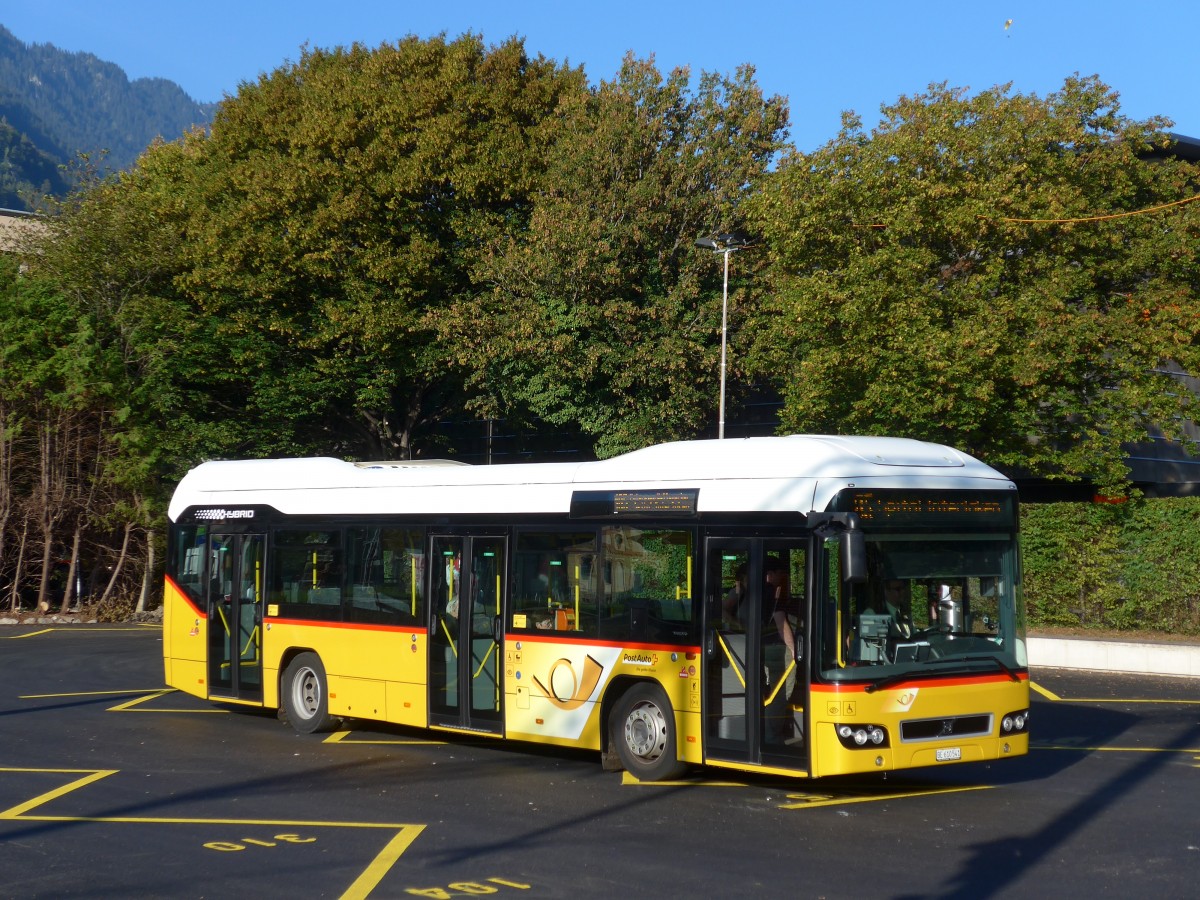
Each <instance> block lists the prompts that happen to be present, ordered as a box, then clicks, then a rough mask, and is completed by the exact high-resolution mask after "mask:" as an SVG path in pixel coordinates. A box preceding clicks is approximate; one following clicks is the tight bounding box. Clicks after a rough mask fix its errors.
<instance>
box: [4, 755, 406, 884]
mask: <svg viewBox="0 0 1200 900" xmlns="http://www.w3.org/2000/svg"><path fill="white" fill-rule="evenodd" d="M119 771H120V770H119V769H32V768H15V767H14V768H5V767H0V773H4V772H12V773H26V774H49V775H55V774H59V775H83V777H82V778H76V779H75V780H74V781H71V782H69V783H67V784H64V785H62V786H60V787H57V788H54V789H53V790H49V791H46V792H45V793H43V794H38V795H37V796H36V797H33V798H32V799H30V800H26V801H25V802H24V803H19V804H17V805H16V806H13V807H11V808H9V809H6V810H4V811H3V812H0V821H15V820H20V821H22V822H71V823H77V824H78V823H101V824H116V823H120V824H126V825H230V826H234V825H262V826H269V827H274V828H364V829H367V828H375V829H386V830H388V831H392V830H395V831H396V835H395V836H394V837H393V838H392V839H391V840H389V841H388V842H387V844H386V845H385V846H384V848H383V849H382V850H381V851H380V852H379V853H378V854H376V856H375V858H374V859H373V860H372V861H371V862H370V864H369V865H368V866H367V867H366V869H364V870H363V872H362V874H360V875H359V876H358V878H356V879H355V881H354V883H353V884H352V885H350V887H349V888H348V889H347V890H346V892H345V893H344V894H342V898H343V900H363V898H365V897H367V896H368V895H369V894H370V893H371V891H372V890H374V888H375V887H377V886H378V885H379V882H380V881H382V880H383V878H384V876H385V875H387V874H388V872H389V871H390V870H391V868H392V866H394V865H395V864H396V861H397V860H398V859H399V858H400V857H401V855H403V853H404V852H405V851H406V850H407V849H408V848H409V847H410V846H412V843H413V841H415V840H416V839H417V837H418V836H419V835H420V834H421V833H422V832H423V831H424V830H425V826H424V825H418V824H414V823H397V822H320V821H309V820H299V819H297V820H292V819H189V818H168V817H157V816H153V817H151V816H128V817H122V816H50V815H44V814H43V815H35V814H33V813H32V810H35V809H37V808H38V807H39V806H44V805H45V804H47V803H49V802H50V801H52V800H56V799H58V798H59V797H63V796H65V795H67V794H69V793H71V792H72V791H75V790H78V789H79V788H82V787H85V786H86V785H89V784H93V783H94V782H97V781H99V780H100V779H102V778H107V777H108V776H109V775H116V774H117V773H118V772H119Z"/></svg>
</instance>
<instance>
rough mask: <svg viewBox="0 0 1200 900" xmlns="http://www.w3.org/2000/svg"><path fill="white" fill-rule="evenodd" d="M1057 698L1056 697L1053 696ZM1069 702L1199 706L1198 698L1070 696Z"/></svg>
mask: <svg viewBox="0 0 1200 900" xmlns="http://www.w3.org/2000/svg"><path fill="white" fill-rule="evenodd" d="M1055 699H1058V698H1055ZM1070 702H1071V703H1161V704H1164V705H1170V704H1172V703H1175V704H1180V705H1183V706H1200V700H1134V699H1121V698H1120V697H1071V698H1070Z"/></svg>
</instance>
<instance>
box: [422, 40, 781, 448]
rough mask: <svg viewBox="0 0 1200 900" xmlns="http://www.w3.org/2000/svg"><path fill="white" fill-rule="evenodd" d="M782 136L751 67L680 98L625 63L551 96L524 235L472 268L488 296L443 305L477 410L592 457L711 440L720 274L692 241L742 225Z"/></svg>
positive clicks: (672, 77)
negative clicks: (586, 443)
mask: <svg viewBox="0 0 1200 900" xmlns="http://www.w3.org/2000/svg"><path fill="white" fill-rule="evenodd" d="M786 126H787V108H786V105H785V103H784V102H783V100H781V99H780V98H778V97H772V98H765V97H764V96H763V94H762V91H761V90H760V89H759V87H758V85H757V84H756V83H755V80H754V73H753V70H752V69H750V68H749V67H746V68H743V69H741V70H739V71H738V72H737V73H736V75H735V76H733V77H722V76H718V75H713V74H704V75H702V76H701V77H700V79H699V81H698V83H697V87H696V89H695V90H694V91H692V90H691V89H690V87H689V73H688V72H687V70H684V69H680V70H676V71H674V72H672V73H670V74H669V75H668V76H667V77H666V78H664V77H663V76H662V75H661V73H660V72H659V70H658V69H657V68H656V66H655V65H654V62H653V60H638V59H635V58H633V57H627V58H626V60H625V62H624V64H623V65H622V67H621V71H620V73H619V74H618V75H617V77H616V78H615V79H614V80H613V81H610V82H602V83H601V84H600V85H599V86H598V87H597V88H595V89H594V90H592V91H590V92H589V93H588V94H587V95H586V96H579V97H576V98H573V100H572V102H569V103H564V105H563V106H562V108H561V110H560V115H559V116H558V118H556V119H555V120H554V121H553V122H550V123H547V125H546V127H547V128H550V129H552V130H553V132H554V134H555V135H556V140H554V141H553V142H551V141H549V140H546V141H544V142H543V143H544V145H545V146H546V147H547V148H548V149H547V153H548V156H547V163H546V172H545V174H544V176H543V177H542V179H541V181H540V182H539V185H538V190H537V192H536V194H535V197H534V203H533V211H532V215H531V219H530V223H529V227H528V229H524V230H520V231H514V232H510V233H506V234H503V235H499V236H498V238H497V240H495V241H494V242H493V243H492V244H491V246H490V248H489V253H488V254H486V255H485V256H484V257H483V258H482V259H481V260H480V262H479V264H478V265H477V267H476V269H475V277H476V279H477V281H478V282H479V283H480V284H481V285H490V287H491V289H490V291H484V292H481V293H479V294H478V295H477V297H475V298H474V299H472V300H469V301H468V302H466V303H464V304H461V305H459V306H458V307H456V308H455V309H454V310H452V311H451V313H450V314H449V315H446V316H442V313H441V311H439V312H438V315H439V316H441V319H440V321H439V325H440V330H441V333H442V335H443V339H444V340H445V341H446V342H447V344H448V345H450V346H453V347H454V348H456V351H457V354H458V361H459V363H460V366H461V368H462V370H463V371H464V372H465V373H466V377H467V378H468V380H469V381H470V382H471V383H472V384H473V385H474V386H475V388H476V389H477V395H476V403H477V406H478V408H479V409H480V410H481V411H483V412H485V413H487V414H492V415H495V414H501V415H510V414H512V412H513V411H514V410H526V411H532V412H533V413H534V414H536V415H538V416H540V417H541V418H543V419H545V420H548V421H550V422H552V423H555V424H558V425H571V426H577V427H579V428H580V429H581V430H582V431H583V432H584V433H585V434H587V435H590V436H591V437H592V438H593V440H594V447H595V450H596V452H597V453H598V454H600V455H610V454H612V453H616V452H620V451H622V450H627V449H631V448H634V447H639V446H643V445H645V444H648V443H652V442H654V441H660V440H665V439H671V438H686V437H695V436H697V435H699V434H702V433H704V432H705V431H709V432H711V431H712V428H713V425H714V424H715V422H716V416H715V414H714V412H713V411H714V408H715V406H716V404H717V393H718V392H717V387H716V384H717V378H718V372H719V363H718V360H719V349H718V348H719V342H720V312H721V310H720V290H721V288H720V265H719V261H714V260H713V259H712V258H711V256H710V254H708V253H706V252H704V251H698V250H696V249H695V247H694V243H695V240H696V239H697V238H698V237H700V236H702V235H705V234H711V233H712V232H713V231H714V230H717V231H726V230H729V229H731V228H733V227H735V226H736V225H737V224H738V221H739V218H738V217H739V208H740V205H741V203H742V201H743V200H744V198H745V197H746V196H747V195H748V194H749V193H750V192H751V191H752V190H753V189H754V187H755V186H756V185H757V184H758V182H759V180H760V179H761V177H762V175H763V173H764V172H765V171H766V169H767V166H768V165H769V163H770V161H771V159H772V158H773V155H774V154H775V153H776V152H777V151H778V150H779V149H780V148H781V146H782V141H783V138H784V135H785V130H786Z"/></svg>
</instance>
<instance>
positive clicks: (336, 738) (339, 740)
mask: <svg viewBox="0 0 1200 900" xmlns="http://www.w3.org/2000/svg"><path fill="white" fill-rule="evenodd" d="M353 733H354V732H352V731H335V732H333V733H332V734H331V735H329V737H327V738H325V740H324V741H322V742H321V743H323V744H412V745H417V746H425V747H444V746H446V742H445V741H430V740H424V739H421V738H411V739H409V738H405V739H400V738H397V739H396V740H391V739H383V738H348V737H347V735H349V734H353Z"/></svg>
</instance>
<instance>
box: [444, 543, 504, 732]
mask: <svg viewBox="0 0 1200 900" xmlns="http://www.w3.org/2000/svg"><path fill="white" fill-rule="evenodd" d="M430 541H431V542H432V547H431V553H430V556H429V558H430V561H431V572H430V581H431V591H430V597H431V598H432V602H431V603H430V604H429V617H430V622H429V723H430V724H431V725H441V726H445V727H450V728H463V729H468V730H471V731H485V732H489V733H493V734H499V733H500V732H501V730H502V728H503V714H502V713H503V710H502V702H501V701H502V698H503V688H502V685H501V682H500V673H501V672H502V671H503V666H502V652H503V651H502V648H501V646H500V637H501V635H500V632H499V624H500V622H501V621H502V620H501V618H500V616H501V613H502V606H501V605H502V603H503V598H504V578H505V553H506V549H507V542H506V540H505V538H503V537H497V536H490V535H433V536H431V538H430Z"/></svg>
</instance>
